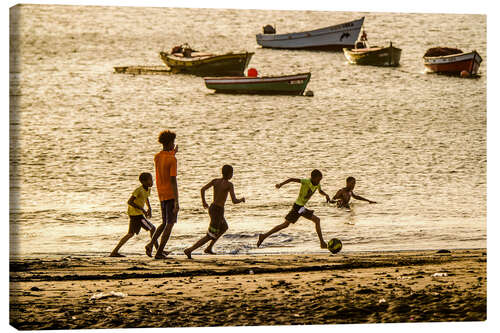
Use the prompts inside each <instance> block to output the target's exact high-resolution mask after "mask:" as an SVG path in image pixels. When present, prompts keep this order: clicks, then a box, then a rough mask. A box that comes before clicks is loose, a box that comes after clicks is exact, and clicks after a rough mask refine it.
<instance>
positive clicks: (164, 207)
mask: <svg viewBox="0 0 500 333" xmlns="http://www.w3.org/2000/svg"><path fill="white" fill-rule="evenodd" d="M160 209H161V220H162V223H161V224H160V226H159V227H158V228H157V229H156V232H155V233H154V235H153V237H152V238H151V241H150V242H149V243H148V244H147V245H146V255H147V256H148V257H152V256H153V245H154V246H155V247H156V250H157V251H158V248H159V246H158V238H160V235H161V234H162V233H163V231H164V230H165V227H166V226H167V220H168V214H167V201H161V202H160ZM169 236H170V235H169ZM158 253H160V252H158Z"/></svg>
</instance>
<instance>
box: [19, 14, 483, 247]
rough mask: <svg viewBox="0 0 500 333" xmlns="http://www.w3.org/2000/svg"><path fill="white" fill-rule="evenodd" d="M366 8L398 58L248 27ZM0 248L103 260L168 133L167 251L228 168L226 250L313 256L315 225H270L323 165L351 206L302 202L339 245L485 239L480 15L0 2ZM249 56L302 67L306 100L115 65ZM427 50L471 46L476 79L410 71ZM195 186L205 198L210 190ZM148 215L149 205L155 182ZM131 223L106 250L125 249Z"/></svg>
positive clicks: (202, 219) (371, 25) (197, 223)
mask: <svg viewBox="0 0 500 333" xmlns="http://www.w3.org/2000/svg"><path fill="white" fill-rule="evenodd" d="M362 16H365V30H366V32H367V34H368V39H369V41H370V43H371V45H388V44H389V42H390V41H392V43H393V45H394V46H396V47H399V48H401V49H402V50H403V51H402V55H401V66H399V67H397V68H379V67H369V66H356V65H350V64H348V63H347V61H346V59H345V58H344V55H343V54H342V53H332V52H317V51H292V50H271V49H262V48H260V47H258V46H257V44H256V41H255V34H257V33H260V32H261V30H262V26H264V25H266V24H272V25H276V28H277V32H278V33H285V32H294V31H302V30H310V29H315V28H320V27H323V26H328V25H332V24H338V23H343V22H346V21H350V20H354V19H358V18H360V17H362ZM10 19H11V21H10V22H11V23H10V24H11V30H10V34H11V35H10V102H11V109H10V137H11V146H10V149H11V150H10V153H11V157H10V166H11V172H10V180H11V185H10V192H11V196H10V200H11V201H10V236H11V242H10V244H11V255H12V256H38V255H55V254H60V255H78V254H89V255H103V254H107V253H109V251H111V249H112V248H113V247H114V246H115V245H116V243H117V242H118V240H119V239H120V237H122V236H123V235H124V234H125V233H126V232H127V230H128V217H127V215H126V209H127V205H126V202H127V200H128V198H129V197H130V195H131V193H132V191H133V190H134V189H135V188H136V187H137V186H139V181H138V176H139V174H140V173H141V172H151V173H153V174H154V163H153V156H154V154H155V153H157V152H158V151H160V150H161V145H160V144H159V143H158V140H157V139H158V134H159V133H160V132H161V131H162V130H164V129H170V130H173V131H175V132H176V133H177V143H178V145H179V152H178V154H177V159H178V184H179V197H180V198H179V200H180V208H181V210H180V213H179V219H178V223H177V224H176V225H175V227H174V229H173V233H172V237H171V239H170V241H169V243H168V245H167V248H168V249H169V250H172V251H173V252H174V254H180V253H182V252H181V251H182V249H183V248H185V247H187V246H190V245H191V244H192V243H194V242H195V241H196V240H197V239H199V238H200V237H202V236H203V235H204V234H205V233H206V230H207V227H208V223H209V216H208V214H207V211H206V210H204V209H203V207H202V204H201V199H200V188H201V187H202V186H203V185H204V184H206V183H207V182H209V181H210V180H211V179H213V178H215V177H219V176H220V170H221V167H222V165H223V164H226V163H229V164H232V165H233V167H234V178H233V179H232V181H233V182H234V185H235V190H236V195H237V196H238V197H242V196H244V197H245V198H246V203H242V204H239V205H233V204H232V203H231V202H230V200H228V204H227V205H226V219H227V221H228V224H229V230H228V232H227V233H226V234H225V235H224V237H222V238H221V239H220V241H219V242H218V243H217V245H216V247H215V249H216V251H217V252H219V253H225V254H231V253H233V254H261V253H313V252H320V251H324V250H320V248H319V242H318V238H317V235H316V232H315V229H314V224H313V223H311V222H310V221H308V220H306V219H300V220H299V221H298V222H297V223H295V224H293V225H291V226H290V227H289V228H287V229H285V230H283V231H281V232H279V233H277V234H275V235H273V236H271V237H270V238H268V239H267V240H266V241H265V242H264V244H263V246H262V247H261V248H258V249H257V248H256V246H255V243H256V241H257V236H258V234H259V233H262V232H265V231H267V230H269V229H270V228H272V227H273V226H274V225H276V224H279V223H282V222H283V221H284V216H285V215H286V214H287V213H288V211H289V210H290V208H291V206H292V204H293V202H294V200H295V199H296V196H297V194H298V191H299V185H298V184H294V183H291V184H288V185H286V186H284V187H283V188H281V189H279V190H277V189H276V188H275V184H276V183H279V182H282V181H284V180H286V179H287V178H289V177H296V178H306V177H308V176H309V175H310V172H311V170H313V169H315V168H317V169H320V170H321V171H322V172H323V175H324V178H323V180H322V182H321V185H322V188H323V190H324V191H325V192H326V193H328V194H329V195H330V196H332V195H333V194H335V192H336V191H337V190H338V189H339V188H341V187H343V186H345V178H346V177H348V176H353V177H356V179H357V185H356V188H355V193H357V194H358V195H361V196H364V197H366V198H369V199H371V200H375V201H377V202H378V204H373V205H370V204H368V203H366V202H360V201H356V200H354V203H353V209H352V211H351V212H346V211H344V210H339V209H337V208H335V207H334V206H333V205H329V204H326V203H325V202H324V201H325V200H324V197H322V196H320V195H319V194H318V193H316V194H315V195H314V196H313V197H312V199H311V200H310V201H309V203H308V206H309V208H310V209H313V210H314V211H315V214H316V215H317V216H318V217H320V218H321V226H322V229H323V234H324V237H325V239H327V240H328V239H330V238H332V237H337V238H339V239H341V240H342V242H343V244H344V248H343V251H346V252H348V251H372V250H402V249H406V250H412V249H441V248H447V249H452V248H482V247H485V246H486V71H487V59H486V16H483V15H470V14H466V15H457V14H408V13H403V14H401V13H358V12H335V11H321V12H320V11H317V12H316V11H270V10H233V9H227V10H226V9H224V10H223V9H182V8H177V9H171V8H140V7H128V8H127V7H98V6H52V5H21V6H16V7H13V8H12V9H11V11H10ZM183 42H188V43H189V44H191V46H192V47H193V48H195V49H196V50H200V51H209V52H214V53H222V52H230V51H233V52H238V51H245V50H246V51H250V52H255V55H254V56H253V58H252V60H251V63H250V67H254V68H256V69H257V70H258V71H259V75H279V74H291V73H300V72H308V71H310V72H311V73H312V77H311V81H310V83H309V86H308V89H310V90H313V91H314V97H301V96H249V95H247V96H245V95H219V94H214V93H213V92H212V91H210V90H208V89H207V88H206V87H205V85H204V82H203V80H202V79H201V78H199V77H195V76H189V75H137V76H134V75H124V74H115V73H113V66H126V65H162V63H161V60H160V59H159V55H158V53H159V51H161V50H165V51H168V50H170V49H171V47H173V46H174V45H178V44H180V43H183ZM434 46H448V47H458V48H461V49H462V50H463V51H470V50H473V49H475V50H477V51H478V52H479V54H480V55H481V56H482V58H483V62H482V64H481V67H480V70H479V74H480V77H479V78H476V79H461V78H457V77H447V76H439V75H435V74H426V73H424V65H423V60H422V56H423V54H424V53H425V51H426V50H427V49H428V48H430V47H434ZM211 195H212V193H211V191H209V192H207V200H209V201H210V200H211ZM150 200H151V204H152V207H153V217H152V219H151V221H152V222H153V223H154V224H156V225H159V224H160V222H161V214H160V209H159V202H158V197H157V193H156V188H155V187H153V189H152V195H151V198H150ZM148 237H149V235H148V233H147V232H144V231H143V232H141V233H140V235H139V236H138V237H134V238H133V239H132V240H130V241H129V242H128V243H127V244H126V245H125V246H124V247H123V249H122V252H123V253H124V254H142V253H143V248H144V245H145V243H146V242H147V241H148Z"/></svg>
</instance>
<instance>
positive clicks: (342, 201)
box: [330, 177, 376, 209]
mask: <svg viewBox="0 0 500 333" xmlns="http://www.w3.org/2000/svg"><path fill="white" fill-rule="evenodd" d="M354 186H356V179H355V178H354V177H347V179H346V187H344V188H341V189H340V190H338V191H337V193H336V194H335V196H334V197H333V199H332V200H331V201H330V202H332V203H333V202H336V203H337V207H339V208H347V209H349V208H351V207H350V205H349V201H350V200H351V197H353V198H354V199H357V200H362V201H367V202H369V203H371V204H374V203H376V202H375V201H371V200H368V199H365V198H363V197H362V196H359V195H356V194H354V192H353V190H354Z"/></svg>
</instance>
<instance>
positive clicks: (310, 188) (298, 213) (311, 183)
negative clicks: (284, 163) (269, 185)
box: [257, 169, 330, 249]
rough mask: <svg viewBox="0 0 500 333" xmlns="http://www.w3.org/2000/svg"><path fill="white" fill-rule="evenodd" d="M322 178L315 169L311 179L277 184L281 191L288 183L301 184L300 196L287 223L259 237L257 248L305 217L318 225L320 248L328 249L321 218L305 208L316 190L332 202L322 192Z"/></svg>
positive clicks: (290, 180)
mask: <svg viewBox="0 0 500 333" xmlns="http://www.w3.org/2000/svg"><path fill="white" fill-rule="evenodd" d="M322 178H323V174H322V173H321V171H319V170H317V169H315V170H313V171H312V172H311V178H304V179H299V178H289V179H287V180H285V181H284V182H282V183H279V184H276V188H277V189H280V188H281V187H282V186H283V185H285V184H288V183H292V182H293V183H299V184H300V191H299V196H298V198H297V200H296V201H295V203H294V204H293V207H292V209H291V210H290V212H289V213H288V214H287V215H286V216H285V222H283V223H282V224H279V225H277V226H275V227H274V228H272V229H271V230H269V231H268V232H266V233H265V234H260V235H259V239H258V241H257V247H259V246H260V245H261V244H262V242H263V241H264V240H265V239H266V238H267V237H269V236H271V235H272V234H274V233H276V232H278V231H280V230H283V229H285V228H287V227H288V226H289V225H290V224H293V223H295V222H297V220H298V219H299V218H300V217H304V218H306V219H308V220H310V221H312V222H313V223H314V224H315V225H316V233H317V234H318V238H319V243H320V247H321V248H322V249H324V248H326V247H327V244H326V243H325V241H324V239H323V234H322V232H321V225H320V218H319V217H317V216H316V215H314V211H313V210H309V209H307V208H306V207H305V205H306V203H307V202H308V201H309V199H310V198H311V197H312V195H313V194H314V193H315V192H316V190H318V192H319V193H320V194H321V195H323V196H325V197H326V200H327V202H328V201H330V197H329V196H328V194H326V193H325V192H323V191H322V190H321V185H320V182H321V179H322Z"/></svg>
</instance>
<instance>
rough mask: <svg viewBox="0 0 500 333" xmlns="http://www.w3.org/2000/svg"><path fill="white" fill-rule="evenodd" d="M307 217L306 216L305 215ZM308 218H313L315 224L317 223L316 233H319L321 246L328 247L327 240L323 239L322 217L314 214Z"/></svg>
mask: <svg viewBox="0 0 500 333" xmlns="http://www.w3.org/2000/svg"><path fill="white" fill-rule="evenodd" d="M304 217H306V216H304ZM306 218H307V219H308V220H311V221H312V222H313V223H314V224H315V225H316V233H317V234H318V238H319V245H320V246H321V248H322V249H326V247H327V244H326V243H325V240H324V239H323V234H322V232H321V224H320V219H319V217H317V216H316V215H314V214H312V216H310V217H309V216H308V217H306Z"/></svg>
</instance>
